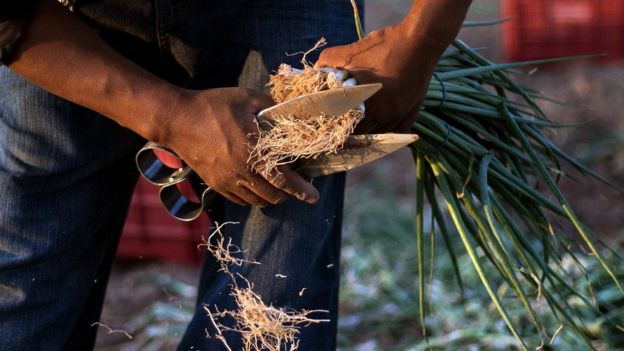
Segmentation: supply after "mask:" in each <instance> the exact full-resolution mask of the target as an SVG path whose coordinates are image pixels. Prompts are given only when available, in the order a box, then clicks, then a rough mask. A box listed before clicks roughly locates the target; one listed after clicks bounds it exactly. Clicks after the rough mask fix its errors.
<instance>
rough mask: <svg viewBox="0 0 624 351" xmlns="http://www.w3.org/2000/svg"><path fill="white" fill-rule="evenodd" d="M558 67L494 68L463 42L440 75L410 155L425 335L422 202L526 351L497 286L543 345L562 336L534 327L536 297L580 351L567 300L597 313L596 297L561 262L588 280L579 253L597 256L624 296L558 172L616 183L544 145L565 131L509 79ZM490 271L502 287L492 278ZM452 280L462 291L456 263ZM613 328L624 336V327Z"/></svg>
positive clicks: (579, 322)
mask: <svg viewBox="0 0 624 351" xmlns="http://www.w3.org/2000/svg"><path fill="white" fill-rule="evenodd" d="M553 61H561V59H553V60H541V61H533V62H525V63H512V64H494V63H492V62H490V61H488V60H487V59H485V58H484V57H483V56H481V55H480V54H479V53H477V52H476V51H475V50H473V49H471V48H470V47H469V46H467V45H466V44H464V43H463V42H461V41H460V40H456V41H455V42H454V43H453V44H452V46H451V47H450V48H449V49H448V50H447V52H446V53H445V54H444V55H443V57H442V58H441V60H440V61H439V63H438V65H437V67H436V74H435V75H434V78H433V79H432V81H431V84H430V87H429V90H428V93H427V97H426V100H425V102H424V104H423V108H422V109H421V111H420V113H419V117H418V120H417V122H416V123H415V124H414V126H413V127H412V132H414V133H417V134H418V135H419V136H420V140H419V141H417V142H416V143H414V144H413V145H411V150H412V152H413V155H414V159H415V161H416V172H417V189H416V201H417V215H416V228H417V230H416V232H417V247H418V253H419V272H420V275H419V301H420V306H419V309H420V314H421V322H422V325H423V326H424V325H425V323H424V322H425V321H424V317H425V306H426V304H425V301H424V300H425V293H424V291H425V285H426V284H425V278H424V277H425V275H426V274H425V272H424V266H425V263H424V260H425V256H426V255H425V254H426V253H425V245H424V244H423V242H424V236H425V230H424V220H425V218H424V215H425V200H427V202H428V204H429V205H430V206H431V213H432V220H433V223H434V224H435V226H434V234H432V235H435V234H438V233H439V235H441V237H442V239H443V240H444V242H445V243H446V247H447V249H448V250H449V252H450V254H451V256H452V258H453V260H454V257H455V253H453V245H451V241H452V240H456V239H458V238H459V239H461V241H462V243H463V247H464V248H465V250H466V252H467V253H468V255H469V256H470V257H471V261H472V264H473V265H474V268H475V269H476V271H477V273H478V275H479V277H480V279H481V282H482V284H483V286H484V287H485V289H486V290H487V292H488V294H489V295H490V297H491V299H492V302H493V304H494V305H495V306H496V309H497V310H498V312H499V314H500V316H501V317H502V319H503V320H504V322H505V323H506V325H507V327H508V328H509V330H510V331H511V333H512V334H513V335H514V336H515V337H516V339H517V340H518V343H519V345H520V347H521V348H522V349H523V350H527V349H528V346H527V345H526V343H525V342H524V341H523V339H522V338H521V335H520V333H519V332H518V329H517V326H516V325H514V323H513V322H512V321H511V320H510V318H509V317H508V314H507V313H506V308H505V299H507V298H509V296H501V295H502V294H500V293H499V292H497V291H496V290H495V286H494V285H493V284H492V281H493V280H494V278H498V279H500V278H502V280H503V281H504V282H505V283H506V284H507V285H508V286H509V288H510V291H511V292H513V295H514V296H513V299H514V300H515V301H520V302H521V304H522V305H523V306H524V309H525V310H526V313H527V316H528V317H529V319H530V320H531V322H532V324H533V325H534V327H535V328H536V330H537V331H538V332H539V333H540V334H541V335H542V337H543V340H544V341H545V342H546V343H547V342H548V340H549V339H551V338H552V336H553V335H552V334H553V333H555V330H547V329H549V328H551V326H549V327H548V328H547V327H546V326H544V325H543V324H542V323H541V322H540V320H539V319H538V318H537V317H536V314H535V312H534V309H533V307H532V305H533V302H534V301H535V299H536V297H537V298H543V299H545V301H546V302H547V303H548V305H549V307H550V309H551V310H552V312H553V314H554V315H555V316H556V317H557V319H558V320H559V321H560V322H561V324H562V325H564V326H566V327H567V328H570V329H571V330H573V331H574V332H576V333H578V334H579V335H582V336H583V338H584V340H585V341H586V342H587V347H586V348H585V347H584V348H583V349H594V347H593V346H592V344H591V343H590V340H589V338H588V337H587V335H588V333H587V330H586V326H585V325H584V323H583V319H582V318H581V316H579V315H577V313H576V312H575V311H576V310H575V308H573V306H571V305H570V300H571V299H570V298H571V297H574V298H575V301H581V302H582V303H583V304H586V305H588V306H592V307H594V308H596V309H599V307H598V306H597V304H596V303H595V299H593V296H585V295H583V294H582V293H581V292H579V291H577V290H575V289H573V288H572V287H571V286H570V285H569V284H568V283H567V277H566V275H565V273H563V272H565V270H564V269H561V267H562V266H561V265H562V257H563V256H564V255H570V256H571V257H573V258H575V261H576V262H577V264H578V266H579V267H580V269H581V270H584V268H583V267H582V263H581V261H583V260H584V259H583V260H581V259H577V258H579V255H582V254H584V253H583V251H582V250H580V249H581V248H586V249H588V250H589V251H590V252H591V253H590V254H589V256H592V257H590V258H589V259H595V260H598V261H599V262H600V265H601V266H602V268H603V269H604V271H605V272H606V273H607V274H608V275H609V276H610V277H611V279H612V282H611V283H612V284H614V286H617V288H618V289H619V291H620V292H621V293H622V294H623V296H624V290H622V287H621V286H620V283H619V282H618V277H616V274H615V273H614V270H613V269H612V268H611V267H610V266H609V264H608V263H607V261H606V259H605V257H604V256H603V253H604V252H606V250H605V248H604V247H602V248H601V247H599V246H597V245H598V244H599V240H598V239H597V238H596V237H595V236H593V234H592V233H591V232H590V230H589V229H588V228H586V227H585V226H584V225H583V224H582V223H580V222H579V220H578V218H577V216H576V215H575V213H574V212H573V210H572V209H571V208H570V206H569V204H568V202H567V201H566V199H565V197H564V195H563V194H562V193H561V191H560V190H559V188H558V186H557V180H558V177H560V176H561V175H562V172H561V171H560V168H559V162H560V161H563V162H566V163H568V164H570V165H571V166H573V167H574V168H576V169H577V170H578V171H579V172H581V173H583V174H586V175H589V176H591V177H594V178H596V179H598V180H600V181H603V182H606V183H609V182H608V181H607V180H605V179H603V178H602V177H600V176H599V175H597V174H596V173H594V172H592V171H591V170H589V169H587V168H586V167H584V166H583V165H581V164H580V163H578V162H577V161H575V160H574V159H573V158H572V157H571V156H569V155H567V154H566V153H564V152H563V151H562V150H561V149H559V148H558V147H557V146H555V145H554V144H553V143H552V142H551V141H550V140H549V139H548V138H547V137H546V136H544V134H543V132H544V131H545V130H546V129H549V128H556V127H558V125H557V124H555V123H553V122H551V121H549V120H548V119H547V118H546V116H545V115H544V113H543V112H542V110H541V109H540V107H539V106H538V105H537V103H536V100H537V99H540V98H542V97H541V96H540V95H539V94H537V93H536V92H535V91H532V90H530V89H528V88H525V87H523V86H521V85H519V84H518V83H516V82H515V81H514V80H513V79H512V78H511V77H510V75H509V73H510V72H513V69H517V68H518V67H523V66H534V65H536V64H541V63H548V62H553ZM538 184H539V185H542V184H545V185H546V188H547V189H548V192H549V193H550V194H549V195H547V194H545V193H544V192H542V191H540V190H539V189H538ZM611 185H612V186H614V187H616V188H617V186H616V185H614V184H611ZM617 191H622V189H617ZM554 218H563V219H565V220H567V221H569V222H570V223H571V224H573V226H574V228H576V232H577V233H564V231H563V230H561V229H560V228H558V227H557V226H556V225H554V224H553V219H554ZM451 227H454V230H452V229H451ZM609 254H610V255H612V254H613V253H609ZM430 255H433V254H432V253H430ZM618 259H619V258H618ZM491 267H494V268H495V271H496V272H498V274H499V275H500V276H499V277H493V276H487V275H486V273H485V271H486V269H490V268H491ZM455 272H456V274H457V280H458V283H459V287H460V289H462V291H463V287H462V283H461V276H460V275H459V269H458V267H457V263H456V262H455ZM588 284H589V282H588ZM590 291H591V289H590ZM609 322H611V323H614V325H615V326H616V328H617V329H619V330H620V331H621V332H623V333H624V329H623V328H622V327H621V326H619V325H617V321H609ZM423 329H424V327H423ZM534 346H536V345H534Z"/></svg>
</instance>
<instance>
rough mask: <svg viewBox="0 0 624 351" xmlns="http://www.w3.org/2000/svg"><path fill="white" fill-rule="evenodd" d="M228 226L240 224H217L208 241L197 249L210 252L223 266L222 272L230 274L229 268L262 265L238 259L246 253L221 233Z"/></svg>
mask: <svg viewBox="0 0 624 351" xmlns="http://www.w3.org/2000/svg"><path fill="white" fill-rule="evenodd" d="M227 224H239V223H238V222H225V223H223V224H219V223H218V222H215V230H214V231H213V232H212V234H210V236H209V237H208V239H206V240H205V241H204V242H203V243H201V244H199V245H198V246H197V247H199V248H200V249H201V248H205V249H206V251H208V252H210V253H211V254H212V255H213V256H214V258H215V259H216V260H217V262H219V264H220V265H221V269H220V271H222V272H225V273H230V270H229V267H230V266H232V265H234V266H239V267H240V266H242V265H243V263H248V264H260V263H259V262H256V261H252V260H245V259H243V258H239V257H236V255H243V254H244V252H243V251H242V250H241V249H240V248H239V247H238V246H236V245H234V244H233V243H232V238H228V239H227V241H226V239H225V236H224V235H223V233H222V232H221V228H223V226H225V225H227Z"/></svg>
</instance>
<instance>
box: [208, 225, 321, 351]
mask: <svg viewBox="0 0 624 351" xmlns="http://www.w3.org/2000/svg"><path fill="white" fill-rule="evenodd" d="M226 224H238V223H235V222H226V223H223V224H218V223H215V226H216V228H215V230H214V231H213V233H212V234H211V235H210V237H209V238H208V239H207V240H206V241H205V242H204V243H203V244H200V247H203V248H205V249H206V250H208V251H209V252H210V253H211V254H212V255H213V256H214V257H215V259H216V260H217V261H218V262H219V264H220V265H221V269H220V270H221V271H223V272H225V273H227V274H229V275H230V277H231V278H232V282H233V284H232V292H231V293H230V294H231V296H232V297H233V298H234V300H235V302H236V305H237V306H238V309H236V310H231V311H230V310H219V308H218V306H215V307H214V311H211V310H210V308H209V306H207V305H204V310H205V311H206V313H207V314H208V317H209V318H210V321H211V323H212V325H213V327H214V329H215V333H214V337H215V338H216V339H218V340H219V341H221V342H222V343H223V345H224V346H225V348H226V349H227V350H229V351H232V350H233V349H232V348H231V347H230V346H229V344H228V342H227V339H226V337H225V335H224V332H234V333H237V334H240V335H241V340H242V344H243V349H242V351H281V350H289V351H295V350H297V349H298V347H299V339H298V338H297V337H298V335H299V332H300V329H301V328H303V327H306V326H308V325H311V324H318V323H324V322H329V320H327V319H315V318H311V317H310V315H311V314H313V313H328V311H324V310H303V311H297V310H293V309H286V308H275V307H273V306H267V305H265V304H264V302H263V301H262V299H261V297H260V296H259V295H258V294H256V293H255V292H253V290H252V288H253V286H252V285H251V283H250V282H249V281H247V280H246V279H245V278H244V277H242V276H241V275H235V274H233V273H232V272H230V270H229V267H230V266H232V265H234V266H242V265H243V264H259V263H258V262H255V261H249V260H244V259H242V258H239V257H237V256H239V255H240V254H243V251H242V250H241V249H240V248H239V247H238V246H236V245H234V244H233V243H232V239H225V237H224V235H223V233H222V231H221V228H222V227H223V226H224V225H226ZM237 277H238V278H239V279H241V280H243V281H244V282H245V284H246V286H247V287H246V288H240V287H238V285H237V283H236V282H237ZM282 278H285V276H282ZM224 320H234V326H233V327H232V326H227V325H225V324H223V323H222V322H221V321H224ZM207 336H208V337H210V335H207Z"/></svg>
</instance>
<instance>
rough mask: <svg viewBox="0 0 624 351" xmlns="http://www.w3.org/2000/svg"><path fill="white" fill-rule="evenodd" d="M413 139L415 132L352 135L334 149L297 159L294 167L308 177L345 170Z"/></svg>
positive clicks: (415, 138) (390, 151)
mask: <svg viewBox="0 0 624 351" xmlns="http://www.w3.org/2000/svg"><path fill="white" fill-rule="evenodd" d="M416 140H418V135H416V134H365V135H352V136H350V137H348V138H347V141H346V142H345V143H344V145H343V148H342V149H340V150H338V151H337V152H336V153H332V154H327V155H322V156H318V157H316V158H314V159H299V160H297V162H296V163H295V167H294V168H295V170H296V171H297V172H298V173H299V174H301V175H302V176H305V177H308V178H314V177H319V176H323V175H329V174H333V173H338V172H344V171H348V170H350V169H353V168H356V167H360V166H362V165H365V164H367V163H370V162H372V161H375V160H378V159H380V158H382V157H384V156H387V155H389V154H391V153H393V152H395V151H397V150H399V149H401V148H402V147H405V146H407V145H409V144H411V143H413V142H415V141H416Z"/></svg>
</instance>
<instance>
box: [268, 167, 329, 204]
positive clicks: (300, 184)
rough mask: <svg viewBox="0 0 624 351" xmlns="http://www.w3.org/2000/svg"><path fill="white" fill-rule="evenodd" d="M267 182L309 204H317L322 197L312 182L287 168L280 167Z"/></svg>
mask: <svg viewBox="0 0 624 351" xmlns="http://www.w3.org/2000/svg"><path fill="white" fill-rule="evenodd" d="M267 180H268V181H269V183H271V184H272V185H273V186H274V187H276V188H278V189H281V190H282V191H284V192H286V193H288V194H289V195H291V196H294V197H295V198H297V199H299V200H301V201H305V202H307V203H309V204H315V203H316V202H317V201H318V199H319V197H320V194H319V192H318V190H316V188H315V187H314V186H313V185H312V184H311V183H310V182H308V181H306V180H305V179H303V177H302V176H300V175H299V174H298V173H297V172H295V171H293V170H292V169H290V168H288V167H286V166H280V167H278V168H277V170H276V171H274V172H273V174H271V175H270V176H269V177H267Z"/></svg>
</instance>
